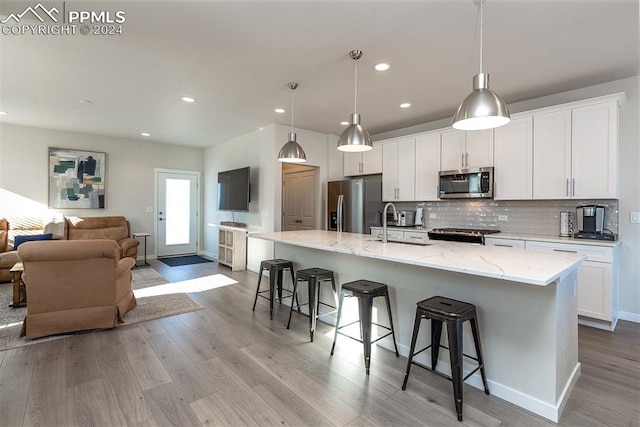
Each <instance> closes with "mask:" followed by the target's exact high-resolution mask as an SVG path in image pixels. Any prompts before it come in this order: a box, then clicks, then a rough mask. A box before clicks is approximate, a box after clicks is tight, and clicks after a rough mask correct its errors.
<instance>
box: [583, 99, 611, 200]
mask: <svg viewBox="0 0 640 427" xmlns="http://www.w3.org/2000/svg"><path fill="white" fill-rule="evenodd" d="M571 114H572V117H571V143H572V145H571V152H572V163H571V171H572V178H571V179H572V181H571V184H572V196H573V197H574V198H579V199H617V198H618V103H617V102H616V101H612V102H606V103H603V104H598V105H590V106H586V107H580V108H574V109H573V110H572V111H571Z"/></svg>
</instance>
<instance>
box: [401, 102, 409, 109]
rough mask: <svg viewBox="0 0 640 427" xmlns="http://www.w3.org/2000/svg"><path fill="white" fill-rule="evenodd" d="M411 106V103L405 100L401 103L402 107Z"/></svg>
mask: <svg viewBox="0 0 640 427" xmlns="http://www.w3.org/2000/svg"><path fill="white" fill-rule="evenodd" d="M409 107H411V104H409V103H408V102H403V103H402V104H400V108H409Z"/></svg>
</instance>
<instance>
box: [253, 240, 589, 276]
mask: <svg viewBox="0 0 640 427" xmlns="http://www.w3.org/2000/svg"><path fill="white" fill-rule="evenodd" d="M249 237H251V238H257V239H263V240H269V241H273V242H277V243H285V244H289V245H294V246H301V247H306V248H313V249H320V250H325V251H330V252H337V253H345V254H351V255H357V256H363V257H369V258H376V259H383V260H386V261H391V262H398V263H402V264H411V265H417V266H421V267H427V268H435V269H439V270H447V271H454V272H459V273H465V274H471V275H476V276H483V277H490V278H495V279H502V280H511V281H515V282H521V283H527V284H531V285H538V286H546V285H549V284H551V283H553V282H554V281H555V280H557V279H559V278H561V277H563V276H564V275H566V274H568V273H569V272H571V271H572V270H574V269H575V268H577V267H578V265H579V264H580V263H581V262H582V260H584V259H585V258H586V257H585V256H583V255H579V254H574V253H557V252H553V253H545V252H537V251H527V250H525V249H519V248H505V247H500V246H483V245H478V244H471V243H458V242H445V241H439V240H438V241H428V243H429V245H428V246H420V245H413V244H406V243H396V242H389V243H382V242H380V241H379V240H377V239H375V238H374V237H373V236H372V235H370V234H355V233H345V232H342V233H338V232H335V231H325V230H304V231H279V232H271V233H257V234H253V235H251V236H249Z"/></svg>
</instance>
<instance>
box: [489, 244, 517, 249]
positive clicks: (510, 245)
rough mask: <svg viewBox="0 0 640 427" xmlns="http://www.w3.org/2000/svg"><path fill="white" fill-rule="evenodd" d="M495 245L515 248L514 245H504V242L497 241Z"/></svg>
mask: <svg viewBox="0 0 640 427" xmlns="http://www.w3.org/2000/svg"><path fill="white" fill-rule="evenodd" d="M493 246H502V247H503V248H513V247H514V246H513V245H503V244H500V243H496V244H495V245H493Z"/></svg>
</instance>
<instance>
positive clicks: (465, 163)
mask: <svg viewBox="0 0 640 427" xmlns="http://www.w3.org/2000/svg"><path fill="white" fill-rule="evenodd" d="M464 166H465V167H466V168H468V167H469V153H464Z"/></svg>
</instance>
